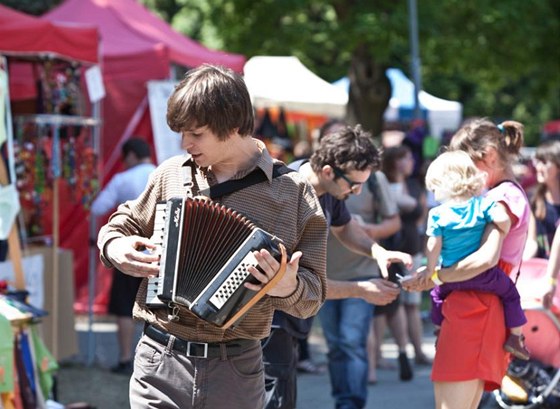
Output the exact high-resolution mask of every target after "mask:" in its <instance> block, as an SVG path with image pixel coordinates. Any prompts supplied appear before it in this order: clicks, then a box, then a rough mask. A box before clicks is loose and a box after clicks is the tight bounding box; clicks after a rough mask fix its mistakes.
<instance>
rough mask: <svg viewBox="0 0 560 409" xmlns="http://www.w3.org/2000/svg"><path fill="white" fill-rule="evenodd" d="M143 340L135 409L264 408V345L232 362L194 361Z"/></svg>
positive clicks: (169, 347)
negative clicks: (262, 347)
mask: <svg viewBox="0 0 560 409" xmlns="http://www.w3.org/2000/svg"><path fill="white" fill-rule="evenodd" d="M174 339H175V338H174V337H173V336H172V337H170V340H169V343H168V345H160V344H159V343H158V342H156V341H154V340H152V339H150V338H148V337H147V336H146V335H142V338H140V341H139V342H138V345H137V347H136V354H135V357H134V373H133V374H132V377H131V379H130V407H131V408H133V409H136V408H137V409H145V408H158V409H168V408H169V409H261V408H264V400H265V389H264V368H263V359H262V349H261V346H260V343H258V342H255V347H254V348H250V349H249V350H247V351H245V352H244V353H243V354H242V355H239V356H235V357H228V358H227V359H221V358H213V359H205V358H190V357H187V356H185V355H183V354H180V353H178V352H177V351H174V350H173V349H172V344H173V341H174Z"/></svg>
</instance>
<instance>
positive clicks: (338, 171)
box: [332, 166, 362, 191]
mask: <svg viewBox="0 0 560 409" xmlns="http://www.w3.org/2000/svg"><path fill="white" fill-rule="evenodd" d="M332 169H333V171H334V174H335V175H336V177H338V178H342V179H344V180H345V181H346V183H348V185H349V186H350V190H352V191H356V190H357V189H359V187H360V186H362V182H354V181H353V180H352V179H350V178H348V176H346V175H345V174H344V172H343V171H342V170H341V169H339V168H337V167H335V166H332Z"/></svg>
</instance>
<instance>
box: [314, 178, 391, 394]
mask: <svg viewBox="0 0 560 409" xmlns="http://www.w3.org/2000/svg"><path fill="white" fill-rule="evenodd" d="M346 206H347V207H348V210H349V211H350V213H351V214H352V217H353V218H354V219H356V220H357V221H358V222H359V223H360V225H361V226H362V228H364V229H365V231H366V232H367V233H368V235H369V236H370V237H371V238H372V239H373V240H375V241H381V240H383V239H386V238H387V237H390V236H391V235H393V234H395V233H396V232H398V231H399V229H400V228H401V219H400V217H399V213H398V208H397V205H396V203H395V201H394V200H393V195H392V194H391V191H390V189H389V183H388V181H387V178H386V177H385V174H384V173H383V172H381V171H376V172H372V174H371V175H370V177H369V179H368V181H367V186H366V187H364V188H363V189H362V191H361V192H360V193H359V194H356V195H352V196H350V197H349V198H348V199H347V200H346ZM391 268H392V265H391V267H390V268H389V270H390V269H391ZM379 276H380V271H379V266H378V265H377V263H376V262H375V261H374V260H372V259H371V258H370V257H364V256H362V255H360V254H356V253H354V252H352V251H350V250H348V249H347V248H346V247H345V246H344V244H343V243H341V242H340V241H339V240H338V239H337V238H336V237H335V236H334V235H330V236H329V239H328V241H327V277H329V278H330V279H335V280H348V281H366V280H369V279H372V278H378V277H379ZM391 304H392V303H391ZM359 308H363V309H364V310H365V311H366V312H367V314H363V313H362V314H359V311H360V309H359ZM380 308H383V307H382V306H380V305H377V306H372V305H369V304H363V303H362V301H361V300H355V299H352V298H349V299H342V300H332V301H330V300H327V301H326V302H325V304H324V305H323V307H322V308H321V310H320V311H319V316H320V318H321V323H322V324H323V329H324V331H325V334H326V331H327V329H326V328H327V325H328V323H334V324H336V326H335V325H332V324H331V325H330V327H329V331H333V329H334V330H336V331H337V332H338V337H334V336H332V335H331V337H332V338H334V340H333V341H332V342H333V344H334V345H336V348H338V349H340V350H341V351H343V354H340V355H341V356H340V357H337V356H336V355H335V354H334V353H333V357H332V361H334V362H336V361H337V360H339V361H342V362H343V363H346V365H347V366H348V368H346V369H347V370H348V371H349V372H352V373H353V375H352V378H351V379H352V380H354V382H355V383H356V384H358V385H359V384H361V383H362V382H363V379H364V377H366V376H367V382H368V383H376V381H377V378H376V371H375V365H373V369H372V367H371V366H370V365H368V358H369V359H370V361H371V355H370V354H371V353H372V350H373V349H375V348H374V347H372V346H370V345H369V342H372V341H373V337H372V336H369V337H368V334H369V332H370V331H369V328H370V327H371V328H372V330H373V325H372V316H373V314H377V310H378V309H380ZM333 311H335V312H338V311H340V312H341V314H340V316H339V317H334V316H330V315H331V314H332V313H333ZM357 317H359V322H358V320H357ZM362 318H363V322H362ZM360 323H362V324H363V326H362V325H357V324H360ZM333 350H335V349H334V348H333ZM349 350H353V351H354V355H352V354H351V353H350V352H349ZM374 352H375V351H373V353H374ZM364 357H366V358H365V361H362V359H364ZM330 360H331V358H329V361H330ZM368 366H369V369H368ZM350 367H352V368H353V369H350ZM333 380H334V378H333Z"/></svg>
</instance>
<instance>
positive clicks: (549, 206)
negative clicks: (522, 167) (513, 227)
mask: <svg viewBox="0 0 560 409" xmlns="http://www.w3.org/2000/svg"><path fill="white" fill-rule="evenodd" d="M533 162H534V165H535V169H536V173H537V175H536V176H537V185H536V187H535V188H534V191H533V195H532V197H531V200H530V203H531V211H532V212H531V222H530V224H529V236H528V238H527V244H526V245H525V251H524V253H523V258H524V259H528V258H531V257H538V258H545V259H548V257H549V255H550V246H551V244H552V238H553V237H554V233H555V231H556V227H557V226H558V225H559V224H560V141H558V140H549V141H546V142H543V143H542V144H540V145H539V146H538V147H537V149H536V151H535V158H534V160H533Z"/></svg>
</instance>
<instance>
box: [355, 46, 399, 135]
mask: <svg viewBox="0 0 560 409" xmlns="http://www.w3.org/2000/svg"><path fill="white" fill-rule="evenodd" d="M386 68H387V67H385V66H384V65H382V64H378V63H377V62H376V61H375V59H374V58H373V57H372V55H371V53H370V51H369V50H368V49H367V46H365V45H360V46H358V47H357V48H356V50H355V51H354V53H353V56H352V61H351V64H350V71H349V75H348V78H349V79H350V89H349V92H348V105H347V107H346V121H347V122H348V123H349V124H361V125H362V127H363V128H364V129H365V130H367V131H369V132H371V134H372V135H373V136H374V137H379V136H381V131H382V130H383V114H384V112H385V109H386V108H387V106H388V105H389V99H390V98H391V82H390V81H389V79H388V78H387V75H386V74H385V70H386Z"/></svg>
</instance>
